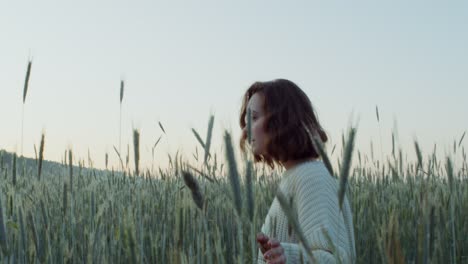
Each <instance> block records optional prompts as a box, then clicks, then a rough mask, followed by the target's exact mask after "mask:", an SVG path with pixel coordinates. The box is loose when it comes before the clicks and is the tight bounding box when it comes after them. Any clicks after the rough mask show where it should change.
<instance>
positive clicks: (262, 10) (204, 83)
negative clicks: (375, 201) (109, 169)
mask: <svg viewBox="0 0 468 264" xmlns="http://www.w3.org/2000/svg"><path fill="white" fill-rule="evenodd" d="M467 29H468V2H466V1H438V2H435V1H387V2H385V3H384V2H382V1H352V2H347V3H343V2H340V3H336V2H334V1H322V2H321V3H318V2H313V1H302V2H294V1H271V0H269V1H229V2H228V1H165V2H161V1H87V0H86V1H85V0H81V1H27V2H26V1H1V2H0V34H1V38H0V40H1V41H0V113H2V115H1V116H2V118H1V129H0V149H6V150H7V151H17V152H18V153H19V152H20V151H21V150H20V149H21V112H22V93H23V85H24V78H25V72H26V66H27V62H28V58H32V59H33V65H32V73H31V78H30V84H29V91H28V95H27V99H26V104H25V112H24V116H25V119H24V155H25V156H29V157H34V144H36V145H38V144H39V141H40V134H41V131H42V130H43V129H44V130H45V133H46V146H45V158H46V159H48V160H55V161H60V160H61V158H62V156H63V153H64V151H65V149H67V148H68V147H70V146H71V147H72V148H73V150H74V152H75V155H76V156H78V157H80V158H82V159H85V160H87V153H88V149H89V150H90V153H91V157H92V159H93V160H94V163H95V166H96V167H100V168H102V167H104V156H105V153H106V151H107V152H108V153H109V155H110V162H111V165H114V166H116V164H117V157H116V155H115V152H114V150H113V146H116V147H117V146H118V144H119V142H118V141H119V132H118V131H119V86H120V79H121V78H124V79H125V81H126V89H125V96H124V100H123V112H122V126H123V131H122V138H123V143H122V144H123V145H126V144H127V143H129V144H130V146H132V138H131V136H132V128H133V127H135V128H138V129H140V131H141V144H142V153H141V156H142V161H141V162H142V166H143V167H146V166H149V165H150V163H151V147H152V145H153V144H154V143H155V141H156V140H157V138H158V137H159V136H160V135H161V134H162V131H161V129H160V128H159V126H158V121H160V122H161V123H162V124H163V125H164V127H165V129H166V132H167V135H164V136H163V138H162V140H161V142H160V144H159V146H158V147H157V148H156V160H157V162H156V163H155V165H156V166H162V167H165V166H167V163H168V158H167V154H168V153H170V154H171V155H172V154H174V153H175V152H176V150H177V149H181V150H182V151H183V153H184V156H185V157H186V158H187V159H189V160H193V159H192V158H191V157H192V153H193V152H194V150H195V146H197V145H198V142H197V141H196V139H195V137H194V136H193V134H192V132H191V128H195V129H197V130H198V131H199V132H200V133H201V134H202V137H203V138H204V137H205V134H206V130H207V124H208V119H209V115H210V114H211V113H214V114H215V116H216V117H215V126H214V134H213V143H212V147H213V149H214V150H215V151H220V150H221V149H222V142H223V141H222V135H223V130H224V129H228V130H230V131H232V132H233V136H234V138H236V139H237V138H238V136H239V134H240V131H239V126H238V114H239V108H240V104H241V98H242V95H243V93H244V91H245V90H246V89H247V88H248V86H249V85H250V84H252V83H253V82H254V81H267V80H272V79H276V78H286V79H290V80H292V81H293V82H295V83H297V84H298V85H299V86H300V87H301V88H302V89H303V90H304V91H305V92H306V93H307V94H308V95H309V97H310V99H311V101H312V104H313V105H314V107H315V108H316V111H317V113H318V116H319V119H320V121H321V122H322V125H323V126H324V128H325V130H326V131H327V132H328V134H329V136H330V138H331V144H330V148H331V146H333V144H335V143H337V142H341V133H342V132H343V131H345V130H346V128H347V127H348V124H349V123H350V120H351V118H354V121H356V120H357V119H359V128H358V136H357V142H356V147H357V149H360V150H361V151H363V152H366V153H368V152H369V146H370V142H371V141H373V142H374V147H375V152H376V153H380V135H379V133H381V135H382V144H383V146H382V149H383V152H384V153H388V152H390V143H391V132H392V129H393V128H394V127H395V126H396V127H397V129H398V135H399V139H400V144H399V145H400V146H401V147H402V148H403V149H405V150H406V149H407V150H408V153H413V152H414V147H413V139H414V138H417V139H418V140H419V142H420V144H421V146H422V149H423V151H424V152H425V153H429V152H431V151H432V149H433V145H434V144H435V143H437V144H438V149H439V150H440V151H441V154H442V155H444V154H445V152H447V151H448V149H449V148H450V147H451V146H452V144H453V141H454V140H457V143H458V140H459V139H460V137H461V135H462V134H463V132H464V131H467V130H468V118H467V116H468V106H467V100H468V49H467V47H468V31H467ZM376 106H378V107H379V111H380V124H379V123H377V119H376V114H375V107H376ZM395 124H396V125H395ZM379 131H380V132H379ZM466 142H468V139H465V140H464V143H463V144H462V145H464V146H465V148H466V146H468V144H467V143H466ZM236 143H237V141H236ZM199 151H200V149H199ZM131 157H133V155H132V156H131ZM223 157H224V156H223ZM335 157H336V153H335ZM132 165H133V163H132Z"/></svg>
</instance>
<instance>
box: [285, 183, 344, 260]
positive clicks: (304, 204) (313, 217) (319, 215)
mask: <svg viewBox="0 0 468 264" xmlns="http://www.w3.org/2000/svg"><path fill="white" fill-rule="evenodd" d="M328 177H329V176H328ZM297 178H298V182H297V184H296V192H295V195H294V198H293V199H294V200H295V206H296V210H297V219H298V222H299V226H300V227H301V230H302V232H303V233H304V235H305V238H306V239H307V241H308V242H309V246H310V247H311V249H309V250H311V252H312V255H313V257H314V259H315V260H316V262H317V263H336V262H335V261H336V257H337V256H339V258H340V259H348V257H346V252H345V251H344V250H343V249H342V248H339V247H338V246H337V243H336V242H337V231H338V230H340V228H339V225H340V224H342V223H341V222H342V215H341V213H340V211H339V208H338V198H337V194H336V193H337V192H336V184H335V182H333V180H332V179H324V177H297ZM326 233H327V234H328V238H327V235H326ZM330 242H331V243H330ZM332 243H333V244H332ZM282 246H283V248H284V249H285V255H286V259H287V263H301V259H302V260H303V263H309V261H308V256H307V252H305V249H304V248H303V247H302V246H300V245H299V244H296V243H282ZM333 248H335V253H336V254H335V255H333V253H332V252H333ZM345 262H346V261H345Z"/></svg>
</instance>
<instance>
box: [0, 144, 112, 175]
mask: <svg viewBox="0 0 468 264" xmlns="http://www.w3.org/2000/svg"><path fill="white" fill-rule="evenodd" d="M13 155H14V154H13V153H10V152H7V151H5V150H0V174H1V175H4V173H5V172H6V173H8V174H10V173H11V168H12V166H13ZM38 162H39V161H38V160H36V159H32V158H26V157H21V158H20V157H18V156H17V158H16V168H17V172H18V173H19V172H20V170H21V169H22V167H21V166H24V170H25V172H26V173H28V174H34V173H37V169H38ZM73 163H74V164H75V165H74V166H73V171H74V172H78V171H79V169H80V167H79V166H76V164H77V162H76V161H74V162H73ZM68 170H69V167H68V165H67V166H65V165H64V164H62V163H59V162H55V161H48V160H44V161H43V162H42V174H48V173H53V174H57V173H60V174H68ZM81 172H82V173H89V172H94V173H96V174H101V173H104V172H106V171H105V170H100V169H94V168H87V167H84V166H82V167H81Z"/></svg>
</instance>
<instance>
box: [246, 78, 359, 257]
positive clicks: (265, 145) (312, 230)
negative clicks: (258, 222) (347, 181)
mask: <svg viewBox="0 0 468 264" xmlns="http://www.w3.org/2000/svg"><path fill="white" fill-rule="evenodd" d="M248 111H250V113H251V138H250V142H249V145H250V148H251V150H252V152H253V154H254V158H255V161H256V162H265V163H266V164H268V165H269V166H270V167H272V168H274V166H275V164H277V165H279V166H282V167H284V169H285V172H284V173H283V175H282V178H281V182H280V184H279V189H280V190H281V191H282V192H283V193H284V194H285V196H286V197H287V198H288V201H291V206H292V208H293V210H294V213H295V215H296V216H297V220H298V222H299V225H300V227H301V230H302V231H303V233H304V235H305V237H306V239H307V240H308V242H309V245H310V246H311V248H309V249H304V248H302V246H300V244H299V240H298V237H297V235H296V234H295V233H294V232H292V231H291V228H290V226H289V224H288V219H287V216H286V215H285V213H284V212H283V210H282V209H281V207H280V205H279V202H278V200H277V198H275V199H274V200H273V203H272V205H271V207H270V210H269V211H268V214H267V216H266V218H265V222H264V224H263V226H262V230H261V232H260V233H258V234H257V242H258V245H259V250H260V252H259V256H258V263H300V262H301V260H302V261H303V262H304V263H307V260H308V257H307V252H305V251H304V250H310V251H311V252H312V255H313V258H314V259H315V260H316V261H317V262H318V263H334V262H335V261H336V260H337V258H340V259H341V261H342V262H343V263H353V262H354V261H355V245H354V231H353V222H352V214H351V209H350V205H349V202H348V200H347V198H345V201H344V203H343V210H340V208H339V205H338V196H337V191H338V182H337V180H336V179H335V178H333V177H332V176H331V175H330V173H329V172H328V170H327V169H326V167H325V166H324V164H323V163H322V161H320V160H319V159H318V158H319V155H318V153H317V152H316V151H315V149H314V147H313V144H312V142H311V139H310V137H309V133H311V134H312V135H315V136H316V137H319V138H320V139H321V140H322V142H324V143H325V142H326V141H327V139H328V138H327V135H326V134H325V132H324V130H323V128H322V127H321V125H320V123H319V121H318V119H317V116H316V114H315V113H314V110H313V108H312V104H311V102H310V100H309V98H308V97H307V95H306V94H305V93H304V92H303V91H302V90H301V89H300V88H299V87H298V86H297V85H296V84H294V83H293V82H291V81H289V80H284V79H278V80H274V81H270V82H256V83H254V84H253V85H251V86H250V87H249V89H248V90H247V91H246V93H245V95H244V99H243V103H242V108H241V115H240V126H241V128H242V138H241V142H240V145H241V149H242V151H244V152H245V151H246V147H245V145H246V143H248V142H246V141H249V139H248V135H247V133H248V131H247V118H248ZM306 128H307V129H306ZM260 253H261V254H260Z"/></svg>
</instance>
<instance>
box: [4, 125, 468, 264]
mask: <svg viewBox="0 0 468 264" xmlns="http://www.w3.org/2000/svg"><path fill="white" fill-rule="evenodd" d="M209 124H210V122H209ZM354 133H355V131H354V132H353V131H350V134H349V135H348V136H347V137H346V138H345V139H344V141H345V142H344V146H345V148H344V151H343V157H342V158H341V160H340V163H341V164H340V167H331V162H330V165H329V166H330V168H331V170H332V171H338V172H340V173H339V176H340V182H341V183H340V185H341V187H340V191H339V193H340V194H343V195H344V193H345V190H346V197H347V198H348V199H349V201H350V204H351V208H352V212H353V221H354V228H355V241H356V250H357V254H356V256H357V263H392V262H394V263H403V262H406V263H424V262H427V263H443V262H447V261H448V262H452V263H465V262H467V261H468V239H467V237H466V234H468V225H466V223H468V213H467V212H468V175H467V172H466V170H465V168H466V167H467V161H466V157H465V156H464V155H465V154H464V149H463V145H461V146H459V145H460V143H459V142H461V140H457V147H458V148H459V149H460V150H457V152H456V155H460V156H461V159H457V157H456V156H455V157H451V158H450V159H448V158H439V157H437V156H435V154H434V153H431V155H429V157H430V158H426V157H428V155H425V154H424V153H423V152H422V150H421V149H419V148H417V149H419V151H420V152H421V155H417V156H420V157H421V158H416V160H414V161H412V160H407V159H404V158H403V157H405V156H406V155H405V154H404V153H402V152H401V150H400V152H399V153H398V154H397V152H396V151H393V152H392V153H390V154H389V157H388V158H387V159H386V161H385V162H383V161H382V162H381V163H380V165H379V166H377V164H376V163H374V162H373V160H371V159H369V157H367V156H366V155H364V154H362V153H361V154H358V157H357V158H353V156H352V155H351V154H352V152H353V149H354V148H355V147H354V148H353V147H352V146H353V138H354ZM206 141H207V142H208V140H206ZM317 142H318V141H316V143H317ZM204 143H205V142H204ZM318 143H320V142H318ZM140 144H141V142H138V144H134V148H135V146H136V145H138V149H140V148H141V146H140ZM224 144H225V151H226V153H225V154H226V157H225V158H226V159H225V162H218V161H216V159H215V158H213V159H207V161H206V163H207V164H206V165H205V160H200V161H199V163H192V164H187V163H186V162H185V161H184V158H185V157H184V156H185V155H184V154H183V153H182V154H178V156H175V157H174V156H172V157H171V156H170V157H171V163H172V166H171V167H169V168H168V169H160V170H159V171H158V172H157V173H156V172H149V174H148V173H145V174H146V175H145V177H143V173H141V171H143V170H142V169H140V168H139V165H138V166H137V165H135V167H138V169H135V171H133V172H131V171H130V170H128V171H127V172H126V173H128V174H130V176H133V177H127V176H125V174H124V173H121V172H113V171H108V170H96V169H91V168H81V169H80V168H79V167H78V166H82V165H83V163H82V162H81V161H80V159H79V158H78V157H73V152H72V150H68V151H67V152H66V156H68V157H66V159H67V162H63V164H51V163H49V162H46V161H43V164H42V168H41V177H40V180H38V177H37V173H36V171H37V167H36V166H37V164H39V163H36V162H39V161H36V160H32V161H30V162H28V161H29V160H25V161H26V162H25V173H24V174H20V175H21V177H16V176H14V175H15V174H14V173H15V170H14V167H15V164H14V163H15V162H14V160H15V159H14V157H15V156H14V155H13V156H12V160H13V161H11V160H10V162H6V163H5V165H4V166H5V167H7V169H6V170H5V171H6V172H5V175H2V180H1V181H0V190H1V191H0V247H1V250H0V259H1V260H2V262H5V263H36V262H38V263H42V262H45V263H81V262H87V263H91V262H92V263H133V262H136V263H240V262H242V263H252V262H255V261H256V253H257V248H256V247H255V246H256V245H255V244H252V241H254V240H255V234H256V232H259V231H260V230H261V225H262V224H263V221H264V218H265V216H266V214H267V212H268V210H269V207H270V205H271V203H272V201H273V199H274V197H275V195H276V194H277V192H276V190H277V187H278V183H279V180H280V177H279V175H280V174H281V173H282V170H278V169H277V170H268V169H265V168H264V167H262V166H258V165H255V164H253V163H252V161H251V160H250V159H248V158H247V159H246V160H245V167H244V166H242V167H243V168H245V169H242V170H240V169H239V167H238V165H239V163H238V162H237V161H236V157H237V156H236V155H235V153H236V149H235V148H234V146H233V144H232V138H231V135H230V134H229V133H225V134H224ZM395 144H397V142H395ZM416 145H417V144H416V143H415V146H416ZM320 146H321V145H320ZM128 148H129V147H128V146H127V153H128V152H129V150H128ZM318 148H320V147H318ZM39 149H40V148H39ZM115 150H116V148H115ZM322 151H323V153H324V157H327V156H326V153H325V152H324V150H323V147H322ZM40 152H41V151H39V155H37V156H38V158H37V159H39V158H40V157H41V155H40ZM116 152H117V150H116ZM416 152H418V151H416ZM358 153H359V152H358ZM7 155H8V154H5V155H3V156H5V157H8V156H7ZM75 155H76V154H75ZM211 155H213V157H214V156H215V155H214V153H213V152H212V153H211ZM3 156H2V160H3V158H4V157H3ZM127 156H128V155H127ZM422 157H425V158H422ZM327 158H328V157H327ZM356 159H359V160H360V161H359V162H352V161H353V160H356ZM6 160H7V161H8V159H6ZM457 161H461V162H462V163H461V164H460V163H457ZM121 163H123V162H122V161H121ZM324 163H325V162H324ZM11 164H13V165H11ZM136 164H137V162H136ZM223 165H224V167H223V168H226V169H225V170H223V169H222V168H221V167H222V166H223ZM207 166H209V167H212V168H214V169H213V170H212V171H211V172H213V171H214V172H215V173H211V172H207V171H206V170H204V168H206V167H207ZM12 167H13V168H12ZM188 168H193V169H188ZM423 170H424V172H423ZM179 172H181V173H179ZM426 173H427V175H426ZM214 175H215V176H216V178H214V177H215V176H214ZM395 175H396V176H395ZM244 176H245V179H244ZM345 176H346V177H345ZM12 178H13V179H16V180H13V181H12V180H11V179H12ZM213 179H216V180H213ZM348 190H351V191H348ZM280 195H281V194H280ZM280 195H279V196H280ZM339 197H340V196H339ZM279 200H280V202H281V201H282V202H281V203H282V204H281V206H282V207H283V208H284V210H285V211H286V212H288V210H289V209H288V208H290V206H289V205H290V204H289V203H288V200H287V199H282V198H279ZM288 215H289V216H290V217H292V218H291V219H294V213H291V212H289V214H288ZM291 223H294V220H293V221H291ZM292 228H293V229H294V230H293V231H295V232H297V233H298V234H299V233H300V227H299V228H297V227H296V228H295V227H292ZM301 241H302V243H303V244H304V245H305V247H307V243H308V241H307V240H306V239H305V238H304V239H301ZM244 245H249V246H248V249H247V247H246V250H244ZM309 257H310V256H309Z"/></svg>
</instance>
